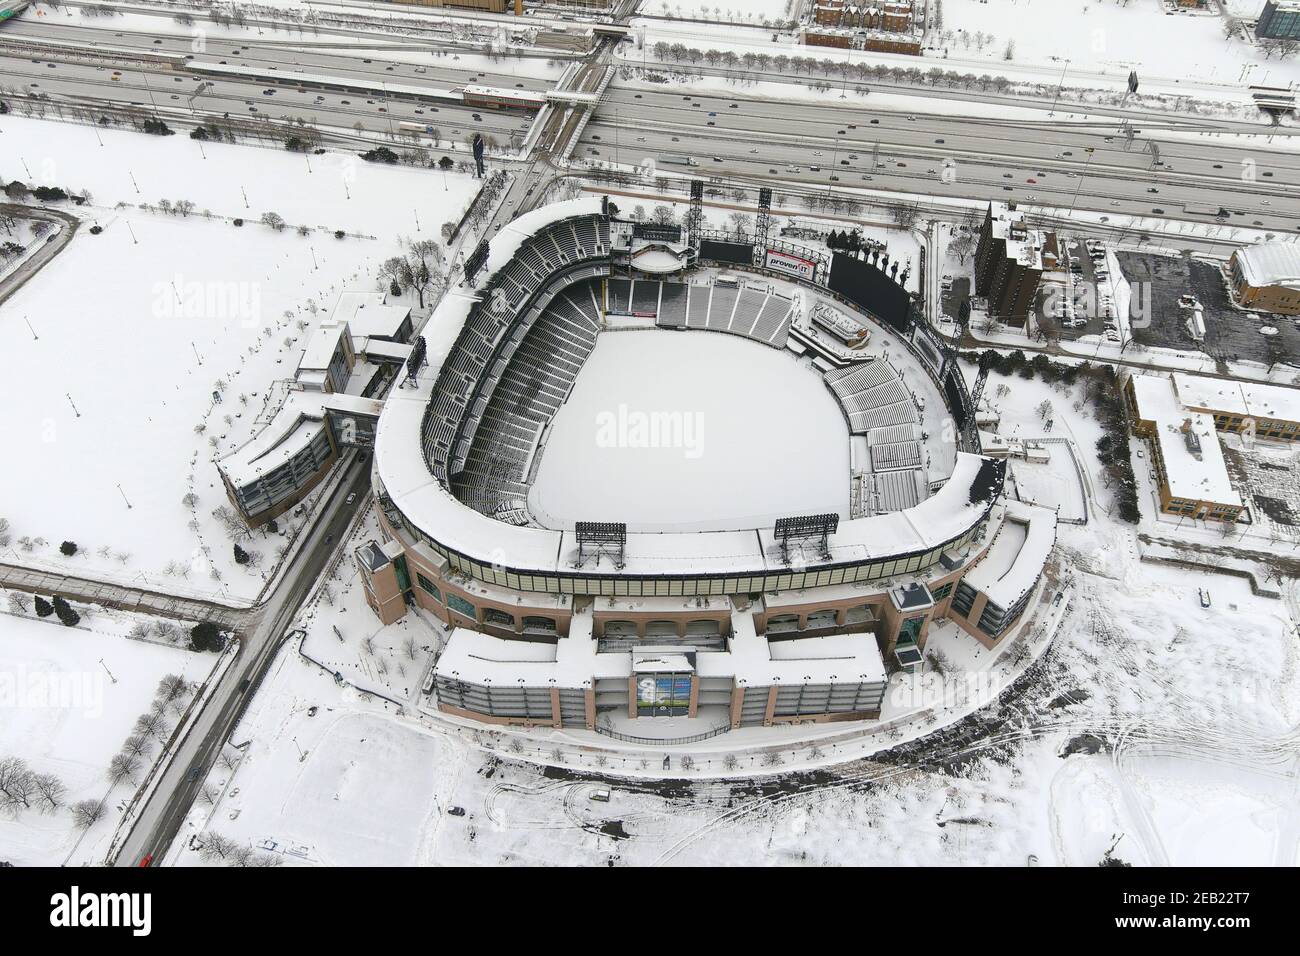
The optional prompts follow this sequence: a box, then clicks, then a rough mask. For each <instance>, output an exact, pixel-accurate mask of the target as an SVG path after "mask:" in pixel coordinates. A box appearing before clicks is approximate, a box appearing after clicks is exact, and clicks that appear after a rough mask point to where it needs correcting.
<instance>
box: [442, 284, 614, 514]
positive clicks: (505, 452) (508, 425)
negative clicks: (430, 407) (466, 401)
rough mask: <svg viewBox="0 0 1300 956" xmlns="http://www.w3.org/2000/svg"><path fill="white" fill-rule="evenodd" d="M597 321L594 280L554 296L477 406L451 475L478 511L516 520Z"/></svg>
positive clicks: (524, 507)
mask: <svg viewBox="0 0 1300 956" xmlns="http://www.w3.org/2000/svg"><path fill="white" fill-rule="evenodd" d="M599 326H600V307H599V304H598V301H597V298H596V292H595V284H594V282H593V281H592V280H586V281H584V282H581V283H578V284H575V285H572V286H569V287H568V288H567V289H565V290H564V291H563V292H561V293H560V294H559V295H557V296H556V297H555V298H554V299H552V300H551V302H550V304H549V305H548V306H547V307H546V308H545V310H544V311H543V312H542V313H541V315H540V316H539V317H538V318H537V320H536V321H535V322H534V323H533V324H532V326H531V328H530V329H529V330H528V332H527V334H526V335H525V336H524V338H523V341H522V342H521V343H520V344H519V346H518V348H517V349H516V350H515V352H514V355H513V357H512V358H511V360H510V362H509V363H508V364H507V366H506V368H505V371H504V373H503V374H502V376H501V378H500V380H499V381H498V382H497V383H496V385H495V388H494V389H493V390H492V393H491V396H490V398H488V400H487V402H486V404H485V405H484V407H483V409H482V413H481V416H480V418H479V419H478V422H477V427H476V429H475V432H474V436H473V440H472V443H471V445H470V448H469V450H468V453H467V454H466V457H465V461H464V465H463V467H461V468H460V469H458V471H457V472H456V474H455V475H454V476H453V478H452V492H453V493H454V494H455V495H456V497H457V498H459V499H460V500H461V501H462V502H464V503H465V504H467V505H469V506H470V507H471V508H473V509H474V510H475V511H478V512H480V513H482V514H486V515H490V516H500V517H502V518H503V520H510V521H512V523H521V519H522V518H523V516H526V515H527V497H528V470H529V465H530V462H531V461H532V458H533V456H534V454H535V453H536V450H537V446H538V442H539V441H540V440H541V436H542V433H543V431H544V430H545V428H546V426H547V424H548V423H549V422H550V421H551V419H552V418H553V417H554V416H555V415H556V413H557V412H559V410H560V406H561V405H562V404H563V403H564V400H565V398H566V396H567V395H568V392H569V390H570V389H571V388H572V387H573V383H574V381H575V379H577V377H578V372H579V371H580V370H581V369H582V365H583V363H584V362H586V360H587V357H588V356H589V355H590V354H591V350H592V349H593V348H594V347H595V345H596V333H597V330H598V329H599Z"/></svg>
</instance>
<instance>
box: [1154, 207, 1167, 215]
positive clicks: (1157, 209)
mask: <svg viewBox="0 0 1300 956" xmlns="http://www.w3.org/2000/svg"><path fill="white" fill-rule="evenodd" d="M1151 211H1152V212H1153V213H1155V214H1156V215H1157V216H1163V215H1164V214H1165V211H1164V210H1163V209H1159V208H1153V209H1152V210H1151Z"/></svg>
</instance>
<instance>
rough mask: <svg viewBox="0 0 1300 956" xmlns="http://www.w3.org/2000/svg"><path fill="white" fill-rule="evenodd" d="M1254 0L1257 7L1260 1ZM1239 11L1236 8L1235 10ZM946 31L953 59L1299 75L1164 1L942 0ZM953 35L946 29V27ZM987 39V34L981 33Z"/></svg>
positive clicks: (1298, 69) (1169, 72) (1201, 74)
mask: <svg viewBox="0 0 1300 956" xmlns="http://www.w3.org/2000/svg"><path fill="white" fill-rule="evenodd" d="M1236 6H1240V7H1247V6H1253V7H1254V8H1255V12H1256V13H1258V10H1259V8H1261V7H1262V6H1263V4H1262V3H1258V2H1255V3H1251V4H1247V3H1244V2H1243V3H1238V4H1236ZM1234 12H1235V11H1234ZM942 32H943V34H944V36H943V38H942V39H940V38H939V36H938V34H937V33H936V32H934V31H932V32H931V34H930V42H932V43H933V42H936V41H938V42H940V43H941V45H942V46H943V47H946V48H947V51H948V56H949V58H959V59H972V60H988V61H996V62H1005V61H1006V60H1007V59H1008V58H1007V57H1006V52H1007V45H1008V43H1011V42H1013V43H1014V47H1013V50H1012V56H1011V57H1010V58H1009V59H1010V61H1011V62H1012V63H1015V64H1042V65H1055V66H1056V68H1057V69H1058V70H1060V69H1061V68H1063V67H1065V65H1066V60H1069V61H1071V62H1072V63H1073V64H1075V66H1076V67H1077V68H1078V69H1080V70H1081V71H1084V72H1092V73H1099V72H1106V73H1112V72H1116V71H1127V70H1129V69H1137V70H1138V71H1139V75H1140V76H1143V77H1148V76H1151V77H1162V78H1165V77H1167V78H1174V77H1192V78H1195V79H1196V81H1198V82H1202V83H1218V84H1238V83H1241V82H1244V81H1246V80H1249V81H1251V82H1255V83H1262V82H1265V80H1264V77H1265V75H1268V77H1269V79H1268V80H1267V82H1268V83H1270V84H1274V85H1279V86H1280V85H1283V84H1284V83H1285V82H1287V81H1289V80H1294V79H1297V78H1300V64H1297V62H1296V60H1295V58H1294V57H1292V58H1290V60H1287V59H1283V58H1280V57H1276V56H1275V57H1274V58H1273V59H1271V60H1269V59H1267V58H1266V55H1265V53H1263V52H1262V51H1260V50H1258V49H1257V48H1255V47H1254V46H1251V45H1249V44H1246V43H1243V42H1241V41H1240V40H1233V41H1231V42H1229V41H1227V40H1226V39H1225V38H1224V35H1223V20H1222V19H1221V18H1220V17H1218V16H1205V15H1198V14H1191V13H1178V14H1166V13H1165V11H1164V9H1163V5H1162V4H1161V3H1160V0H1131V2H1128V3H1124V4H1120V3H1117V2H1116V0H945V2H944V4H943V31H942ZM949 33H950V34H951V36H949V35H948V34H949ZM981 38H982V39H981Z"/></svg>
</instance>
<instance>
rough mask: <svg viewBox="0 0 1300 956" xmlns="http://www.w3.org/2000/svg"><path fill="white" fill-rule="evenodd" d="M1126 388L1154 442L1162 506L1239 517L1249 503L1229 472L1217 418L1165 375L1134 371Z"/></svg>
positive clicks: (1145, 434) (1137, 419) (1143, 432)
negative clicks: (1191, 403)
mask: <svg viewBox="0 0 1300 956" xmlns="http://www.w3.org/2000/svg"><path fill="white" fill-rule="evenodd" d="M1223 384H1225V385H1232V384H1234V383H1227V382H1225V383H1223ZM1125 393H1126V395H1127V397H1128V402H1129V408H1130V409H1131V411H1132V414H1133V430H1134V432H1135V433H1136V434H1138V435H1139V436H1140V437H1142V438H1146V439H1148V440H1149V442H1150V446H1151V463H1152V466H1153V467H1154V468H1155V472H1156V482H1157V485H1158V489H1159V494H1160V510H1161V511H1163V512H1165V513H1166V514H1173V515H1179V516H1182V517H1189V518H1197V519H1202V520H1205V519H1210V520H1215V521H1236V520H1237V517H1238V516H1239V515H1240V514H1241V511H1242V509H1243V508H1244V507H1245V505H1244V503H1243V502H1242V500H1241V496H1240V495H1238V494H1237V491H1236V489H1235V488H1233V486H1232V480H1231V478H1230V477H1229V475H1228V467H1227V464H1226V463H1225V462H1224V458H1223V447H1222V446H1221V445H1220V444H1219V436H1218V435H1217V434H1216V433H1215V432H1216V429H1215V421H1214V418H1212V417H1211V416H1210V415H1209V414H1207V413H1206V412H1204V411H1198V410H1196V409H1195V408H1192V407H1189V406H1187V405H1186V403H1185V402H1184V401H1182V400H1180V398H1181V392H1180V391H1177V390H1175V386H1174V380H1173V379H1169V378H1165V377H1164V376H1161V375H1131V376H1129V380H1128V382H1127V383H1126V384H1125Z"/></svg>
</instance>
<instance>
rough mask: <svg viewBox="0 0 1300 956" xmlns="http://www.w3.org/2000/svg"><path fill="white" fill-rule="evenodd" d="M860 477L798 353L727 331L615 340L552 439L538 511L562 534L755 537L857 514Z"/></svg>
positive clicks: (537, 489) (534, 501)
mask: <svg viewBox="0 0 1300 956" xmlns="http://www.w3.org/2000/svg"><path fill="white" fill-rule="evenodd" d="M813 461H815V462H817V467H816V468H815V469H810V468H809V467H808V463H809V462H813ZM759 474H761V475H762V476H763V480H762V481H755V480H754V476H755V475H759ZM848 478H849V440H848V431H847V429H846V427H845V424H844V417H843V415H842V414H841V413H840V410H839V408H838V407H837V405H836V403H835V399H834V398H833V397H832V396H831V393H830V391H829V390H828V389H827V388H826V386H825V385H824V384H823V382H822V380H821V375H820V374H819V373H817V372H816V371H815V370H813V369H812V368H810V367H807V366H806V365H804V364H803V363H800V362H798V361H797V360H796V359H795V358H794V356H793V355H791V354H790V353H788V352H785V351H784V350H782V351H779V352H778V351H776V350H775V349H772V348H771V347H769V346H765V345H759V344H758V343H756V342H751V341H748V340H746V339H743V338H740V337H738V336H732V335H725V334H723V333H719V332H704V331H688V332H672V331H666V330H663V329H629V330H618V331H607V332H603V333H601V334H600V335H599V336H597V339H596V348H595V349H594V350H593V351H592V353H591V356H590V357H589V358H588V359H587V364H586V365H585V366H584V367H583V370H582V372H581V374H580V375H579V376H578V381H577V384H576V385H575V387H574V390H573V392H572V394H571V395H570V396H569V399H568V401H567V402H566V403H565V404H564V406H563V407H562V408H561V409H560V413H559V415H558V416H556V419H555V422H554V424H553V425H552V427H551V433H550V437H549V438H548V439H547V442H546V446H545V449H544V451H543V452H542V457H541V465H540V468H539V470H538V472H537V480H536V483H535V484H534V485H533V488H532V492H531V494H530V496H529V508H530V510H531V511H532V513H533V515H534V516H535V517H536V518H537V519H538V520H539V521H540V522H541V523H543V524H545V525H547V526H550V527H571V526H572V523H573V522H574V521H575V520H578V521H581V520H584V518H586V517H589V516H592V515H608V516H612V517H611V518H610V520H615V518H616V519H617V520H619V521H626V522H627V524H628V527H629V529H631V530H656V531H664V530H678V531H684V530H706V531H717V530H732V529H736V528H755V527H763V526H765V525H766V524H769V523H770V522H771V521H772V520H774V519H775V518H777V517H780V516H781V515H787V514H814V513H821V512H827V511H829V512H834V513H836V514H842V515H847V514H848V498H849V480H848ZM670 489H671V490H670Z"/></svg>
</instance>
